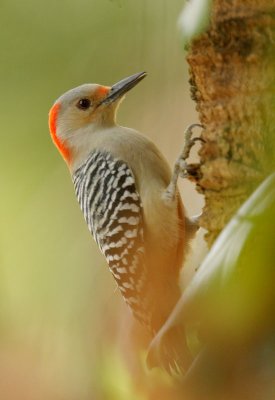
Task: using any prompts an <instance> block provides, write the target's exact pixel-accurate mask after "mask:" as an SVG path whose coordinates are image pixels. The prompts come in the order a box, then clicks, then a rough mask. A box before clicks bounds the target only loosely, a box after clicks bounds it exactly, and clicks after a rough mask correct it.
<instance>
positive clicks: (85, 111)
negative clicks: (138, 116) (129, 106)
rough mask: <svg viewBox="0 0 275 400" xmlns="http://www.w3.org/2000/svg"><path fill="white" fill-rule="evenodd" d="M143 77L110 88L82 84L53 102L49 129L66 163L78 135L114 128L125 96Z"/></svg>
mask: <svg viewBox="0 0 275 400" xmlns="http://www.w3.org/2000/svg"><path fill="white" fill-rule="evenodd" d="M145 76H146V73H145V72H140V73H138V74H135V75H132V76H130V77H128V78H125V79H123V80H121V81H119V82H117V83H116V84H115V85H113V86H111V87H109V86H102V85H97V84H91V83H89V84H84V85H81V86H78V87H76V88H74V89H71V90H69V91H68V92H66V93H64V94H63V95H62V96H61V97H59V98H58V99H57V100H56V102H55V103H54V105H53V106H52V108H51V109H50V113H49V128H50V133H51V136H52V139H53V141H54V143H55V145H56V146H57V148H58V150H59V151H60V153H61V155H62V156H63V158H64V159H65V161H66V162H67V163H68V164H69V163H70V159H71V157H72V153H73V151H74V146H75V143H76V142H77V140H79V139H80V137H79V136H80V135H81V134H83V133H85V134H86V133H87V134H91V133H92V132H95V131H98V130H100V129H104V127H110V126H112V125H114V124H115V117H116V110H117V108H118V105H119V103H120V101H121V100H122V99H123V97H124V95H125V93H126V92H128V91H129V90H130V89H132V88H133V87H134V86H135V85H136V84H137V83H138V82H140V81H141V80H142V79H143V78H144V77H145Z"/></svg>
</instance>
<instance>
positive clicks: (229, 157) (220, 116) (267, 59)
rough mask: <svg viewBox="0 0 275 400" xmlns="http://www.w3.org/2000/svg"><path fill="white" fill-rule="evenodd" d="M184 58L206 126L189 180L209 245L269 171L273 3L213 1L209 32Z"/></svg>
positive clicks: (274, 97) (274, 84)
mask: <svg viewBox="0 0 275 400" xmlns="http://www.w3.org/2000/svg"><path fill="white" fill-rule="evenodd" d="M187 60H188V63H189V65H190V75H191V78H190V84H191V94H192V98H193V99H194V100H195V101H196V103H197V111H198V113H199V118H200V120H201V122H202V124H203V125H204V126H205V130H204V132H203V135H202V137H203V138H204V140H205V143H204V144H203V146H202V148H201V150H200V160H201V163H200V166H199V167H198V171H197V174H196V178H195V180H196V183H197V187H198V190H199V191H200V192H202V193H203V194H204V196H205V207H204V211H203V215H202V218H201V222H200V223H201V226H202V227H204V228H205V229H206V230H207V234H206V240H207V242H208V245H209V246H210V245H211V244H212V243H213V241H214V239H215V238H216V236H217V235H218V234H219V232H220V231H221V230H222V228H223V227H224V226H225V224H226V223H227V221H228V220H229V219H230V218H231V216H232V215H233V214H234V213H235V211H236V210H237V209H238V208H239V206H240V205H241V204H242V203H243V202H244V200H245V199H246V198H247V197H248V196H249V195H250V193H251V192H252V191H253V190H254V189H255V187H256V186H257V185H258V184H259V182H261V181H262V180H263V179H264V177H265V176H266V175H267V174H268V173H269V172H270V171H271V170H272V169H273V168H274V139H273V136H274V130H275V128H274V123H275V121H274V120H275V1H274V0H273V1H272V0H261V1H258V0H257V1H255V0H214V1H213V8H212V16H211V23H210V27H209V29H208V30H207V32H205V33H204V34H202V35H200V36H199V37H198V38H197V39H195V40H193V42H192V44H191V45H190V48H189V52H188V56H187Z"/></svg>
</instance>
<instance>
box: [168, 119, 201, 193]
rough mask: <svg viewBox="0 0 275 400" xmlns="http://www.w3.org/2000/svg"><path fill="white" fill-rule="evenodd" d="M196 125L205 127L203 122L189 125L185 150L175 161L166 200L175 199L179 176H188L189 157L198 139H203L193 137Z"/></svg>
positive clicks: (186, 132) (185, 133)
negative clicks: (187, 161)
mask: <svg viewBox="0 0 275 400" xmlns="http://www.w3.org/2000/svg"><path fill="white" fill-rule="evenodd" d="M195 127H199V128H203V125H201V124H192V125H189V126H188V127H187V129H186V130H185V132H184V135H185V144H184V147H183V150H182V152H181V154H180V156H179V158H178V159H177V161H176V163H175V166H174V170H173V173H172V178H171V181H170V183H169V185H168V187H167V189H166V190H165V192H164V198H165V200H169V201H173V200H174V199H175V197H176V192H177V182H178V178H179V176H180V177H182V178H185V177H186V176H188V172H187V165H188V164H187V163H186V160H187V158H188V157H189V154H190V151H191V149H192V147H193V146H194V144H195V142H196V141H198V140H200V141H203V139H201V138H200V137H196V138H193V139H192V134H193V129H194V128H195Z"/></svg>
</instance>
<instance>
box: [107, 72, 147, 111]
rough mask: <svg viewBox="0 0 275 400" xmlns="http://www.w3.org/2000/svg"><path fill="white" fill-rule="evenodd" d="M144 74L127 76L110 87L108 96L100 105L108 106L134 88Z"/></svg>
mask: <svg viewBox="0 0 275 400" xmlns="http://www.w3.org/2000/svg"><path fill="white" fill-rule="evenodd" d="M146 75H147V74H146V72H139V73H138V74H134V75H131V76H129V77H128V78H125V79H122V80H121V81H119V82H117V83H115V84H114V85H113V86H112V87H111V90H110V92H109V93H108V96H107V97H105V99H104V100H103V101H102V102H101V103H100V104H109V103H112V102H113V101H115V100H117V99H119V98H120V97H122V96H123V95H124V94H125V93H127V92H128V91H129V90H131V89H132V88H133V87H134V86H136V85H137V84H138V83H139V82H140V81H141V80H142V79H143V78H145V76H146Z"/></svg>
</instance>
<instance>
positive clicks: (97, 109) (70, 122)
mask: <svg viewBox="0 0 275 400" xmlns="http://www.w3.org/2000/svg"><path fill="white" fill-rule="evenodd" d="M110 89H111V88H109V87H106V86H100V85H96V84H85V85H82V86H79V87H77V88H74V89H72V90H69V91H68V92H66V93H65V94H63V95H62V96H61V97H60V98H59V99H57V101H56V102H55V105H54V107H55V106H56V107H57V108H58V113H57V118H56V134H57V136H59V137H60V139H63V140H66V136H68V135H71V134H72V133H73V132H74V131H77V130H78V129H80V128H83V127H85V126H87V125H89V124H92V123H95V124H100V125H103V124H104V123H106V124H108V123H109V124H111V123H112V122H114V113H115V109H116V105H115V104H113V103H110V104H107V105H105V104H102V101H103V100H104V99H105V98H106V97H107V96H108V93H109V92H110Z"/></svg>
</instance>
